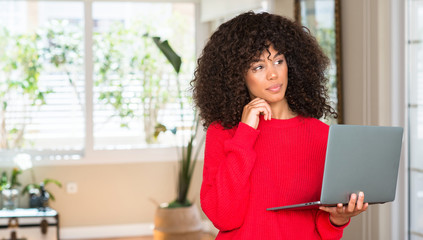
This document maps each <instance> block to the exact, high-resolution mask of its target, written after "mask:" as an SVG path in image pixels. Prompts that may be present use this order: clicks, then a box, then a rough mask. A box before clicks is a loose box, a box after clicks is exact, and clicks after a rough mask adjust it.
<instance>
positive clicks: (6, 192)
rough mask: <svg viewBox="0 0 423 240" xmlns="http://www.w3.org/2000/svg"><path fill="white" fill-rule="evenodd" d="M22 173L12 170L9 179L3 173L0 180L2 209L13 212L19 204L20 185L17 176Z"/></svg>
mask: <svg viewBox="0 0 423 240" xmlns="http://www.w3.org/2000/svg"><path fill="white" fill-rule="evenodd" d="M21 173H22V171H21V170H20V169H18V168H13V169H12V173H11V175H10V179H9V178H8V176H7V172H6V171H3V173H2V175H1V178H0V191H1V196H2V204H3V208H4V209H7V210H14V209H16V208H17V207H18V203H19V189H18V187H19V186H21V183H20V182H19V181H18V175H19V174H21Z"/></svg>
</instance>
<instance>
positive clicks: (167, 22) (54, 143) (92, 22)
mask: <svg viewBox="0 0 423 240" xmlns="http://www.w3.org/2000/svg"><path fill="white" fill-rule="evenodd" d="M87 9H89V10H91V11H87ZM194 28H195V7H194V4H193V3H165V2H160V3H152V2H151V3H148V2H137V1H130V2H124V1H116V2H112V1H106V2H102V1H87V2H84V1H11V0H10V1H1V2H0V48H1V49H5V51H2V52H0V89H1V91H0V101H1V107H2V108H1V110H2V111H1V113H0V114H1V115H0V123H1V125H0V131H1V137H0V157H1V158H2V159H8V158H10V157H11V156H13V155H14V153H15V152H16V151H25V152H29V153H32V154H33V155H34V156H36V159H43V158H51V159H61V158H79V157H80V156H82V155H83V154H84V152H85V153H86V152H87V151H88V152H93V151H103V150H116V149H145V148H148V147H151V146H154V147H163V146H171V145H174V144H175V142H176V141H175V136H174V134H173V133H172V132H171V131H165V132H162V133H160V134H159V135H158V137H155V130H156V126H158V125H160V126H165V127H166V128H167V129H176V128H177V129H178V130H179V132H180V133H183V132H184V131H183V129H184V126H185V127H186V126H189V125H190V123H191V121H190V120H191V119H192V118H193V111H192V107H190V104H189V103H190V95H189V92H188V91H186V90H188V87H189V81H190V80H191V79H192V73H193V71H194V65H195V32H194ZM153 37H159V38H160V40H161V41H164V40H167V41H168V42H169V44H170V45H171V47H172V48H173V49H174V50H175V52H176V53H177V54H178V55H180V57H181V58H182V66H181V71H180V73H179V74H176V73H175V71H174V69H173V68H172V65H171V64H170V63H169V62H168V61H167V59H166V57H165V56H164V55H163V53H162V52H161V51H160V50H159V48H158V47H157V46H156V44H155V43H154V41H153ZM176 81H179V83H180V84H181V86H182V87H181V89H182V94H183V104H184V105H183V106H184V110H183V112H184V116H185V118H184V119H183V121H182V120H180V117H179V116H180V111H179V103H178V91H176V89H177V87H176Z"/></svg>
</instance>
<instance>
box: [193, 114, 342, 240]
mask: <svg viewBox="0 0 423 240" xmlns="http://www.w3.org/2000/svg"><path fill="white" fill-rule="evenodd" d="M328 130H329V127H328V125H326V124H324V123H322V122H321V121H319V120H317V119H314V118H304V117H301V116H297V117H295V118H292V119H288V120H277V119H272V120H270V121H265V120H264V119H263V117H260V123H259V126H258V128H257V130H256V129H254V128H252V127H250V126H248V125H246V124H244V123H240V124H239V126H238V127H237V128H233V129H230V130H224V129H223V127H222V126H221V125H219V124H212V125H211V126H210V127H209V128H208V131H207V138H206V148H205V159H204V171H203V183H202V187H201V207H202V209H203V211H204V213H205V214H206V215H207V216H208V217H209V219H210V220H211V221H212V222H213V224H214V225H215V226H216V227H217V228H218V229H219V230H220V232H219V234H218V236H217V238H216V239H219V240H223V239H235V240H245V239H252V240H261V239H263V240H274V239H295V240H297V239H307V240H311V239H340V238H341V237H342V233H343V229H344V228H345V226H342V227H335V226H334V225H332V224H331V223H330V221H329V214H328V213H326V212H323V211H321V210H318V209H312V210H279V211H267V210H266V208H269V207H277V206H281V205H286V204H297V203H303V202H309V201H316V200H319V197H320V190H321V187H322V177H323V167H324V160H325V154H326V144H327V137H328Z"/></svg>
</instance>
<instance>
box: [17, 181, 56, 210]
mask: <svg viewBox="0 0 423 240" xmlns="http://www.w3.org/2000/svg"><path fill="white" fill-rule="evenodd" d="M50 183H53V184H55V185H56V186H58V187H62V184H61V183H60V182H59V181H57V180H55V179H50V178H46V179H44V180H43V181H42V182H40V183H38V184H37V183H35V182H34V183H30V184H28V185H26V186H25V187H24V188H23V190H22V195H25V194H29V207H30V208H38V209H39V210H46V208H47V207H48V202H49V200H50V199H51V200H52V201H55V200H56V198H55V197H54V195H53V194H52V193H51V192H50V191H49V190H47V189H46V186H47V185H49V184H50Z"/></svg>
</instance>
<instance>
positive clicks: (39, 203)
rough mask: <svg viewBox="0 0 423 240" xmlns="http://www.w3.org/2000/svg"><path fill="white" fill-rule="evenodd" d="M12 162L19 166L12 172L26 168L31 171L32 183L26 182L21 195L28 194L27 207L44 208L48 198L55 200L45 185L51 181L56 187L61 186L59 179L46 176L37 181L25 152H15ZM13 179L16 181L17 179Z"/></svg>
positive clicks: (28, 156) (19, 171) (20, 171)
mask: <svg viewBox="0 0 423 240" xmlns="http://www.w3.org/2000/svg"><path fill="white" fill-rule="evenodd" d="M13 162H14V163H15V164H16V165H18V167H19V170H18V169H17V168H16V170H14V172H15V171H17V173H18V174H20V173H22V172H23V171H26V170H30V171H31V178H32V183H30V184H27V185H26V186H25V187H23V190H22V195H25V194H29V207H30V208H38V209H40V210H45V209H46V207H47V206H48V201H49V199H51V200H53V201H54V200H55V197H54V195H53V194H52V193H51V192H50V191H48V190H46V188H45V187H46V186H47V185H49V184H50V183H53V184H55V185H57V186H58V187H62V184H61V183H60V182H59V181H57V180H55V179H50V178H46V179H44V180H43V181H42V182H40V183H38V182H37V180H36V178H35V173H34V169H33V167H32V161H31V155H29V154H27V153H19V154H17V155H16V156H15V157H14V158H13ZM15 178H16V177H15ZM13 179H14V178H13V177H12V181H13ZM14 181H15V182H17V179H15V180H14ZM20 185H21V184H20V183H18V186H20Z"/></svg>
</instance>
